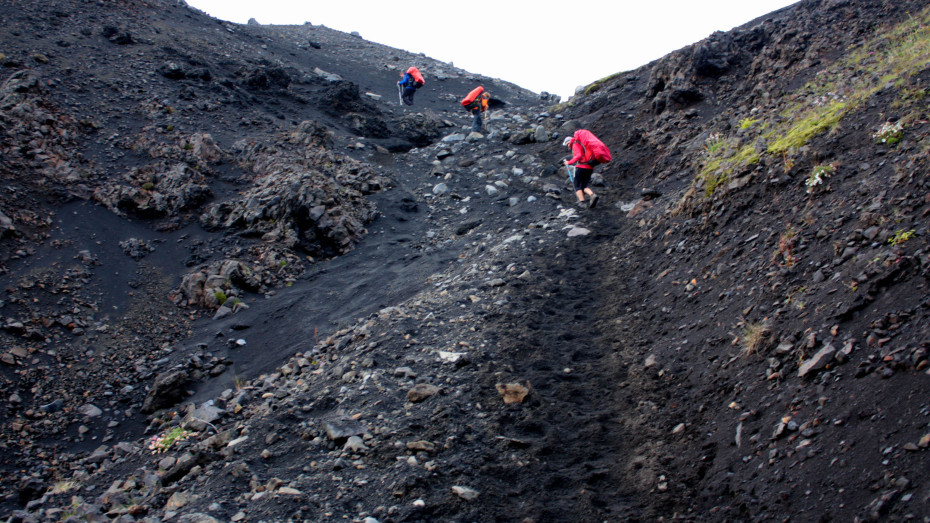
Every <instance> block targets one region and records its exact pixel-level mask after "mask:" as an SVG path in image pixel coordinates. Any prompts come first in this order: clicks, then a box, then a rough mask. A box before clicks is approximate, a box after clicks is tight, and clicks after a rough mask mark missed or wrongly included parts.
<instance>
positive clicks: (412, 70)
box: [407, 67, 426, 86]
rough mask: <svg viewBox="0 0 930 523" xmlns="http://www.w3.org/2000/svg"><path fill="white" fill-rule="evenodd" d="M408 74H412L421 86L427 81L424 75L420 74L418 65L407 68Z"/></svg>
mask: <svg viewBox="0 0 930 523" xmlns="http://www.w3.org/2000/svg"><path fill="white" fill-rule="evenodd" d="M407 74H409V75H410V76H412V77H413V81H414V82H416V83H418V84H419V85H421V86H422V85H423V84H425V83H426V80H424V79H423V75H422V74H420V70H419V69H417V68H416V67H411V68H410V69H407Z"/></svg>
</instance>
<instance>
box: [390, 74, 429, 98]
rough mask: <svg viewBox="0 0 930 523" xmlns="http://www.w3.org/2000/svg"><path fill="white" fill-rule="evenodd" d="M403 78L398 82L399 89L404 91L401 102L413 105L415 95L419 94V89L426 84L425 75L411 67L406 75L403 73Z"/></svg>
mask: <svg viewBox="0 0 930 523" xmlns="http://www.w3.org/2000/svg"><path fill="white" fill-rule="evenodd" d="M401 76H402V77H403V78H401V79H400V81H399V82H397V88H398V89H400V90H402V92H401V95H400V101H401V103H403V104H406V105H413V95H415V94H417V89H419V88H421V87H423V86H424V85H425V84H426V80H424V79H423V75H422V74H420V70H419V69H417V68H416V67H410V68H409V69H407V72H406V73H401Z"/></svg>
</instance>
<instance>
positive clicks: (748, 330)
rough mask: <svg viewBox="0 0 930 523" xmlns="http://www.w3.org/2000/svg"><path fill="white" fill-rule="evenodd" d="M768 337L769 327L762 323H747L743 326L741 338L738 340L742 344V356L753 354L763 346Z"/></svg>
mask: <svg viewBox="0 0 930 523" xmlns="http://www.w3.org/2000/svg"><path fill="white" fill-rule="evenodd" d="M768 335H769V326H768V325H767V324H765V323H764V322H757V323H747V324H746V325H744V326H743V331H742V336H740V339H741V340H742V344H743V354H744V355H746V356H749V355H751V354H755V353H756V352H758V351H759V349H760V348H762V346H763V345H765V342H766V340H767V339H768Z"/></svg>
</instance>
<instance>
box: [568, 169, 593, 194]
mask: <svg viewBox="0 0 930 523" xmlns="http://www.w3.org/2000/svg"><path fill="white" fill-rule="evenodd" d="M593 173H594V169H586V168H584V167H575V178H574V179H573V180H572V184H573V185H574V186H575V190H576V191H583V190H584V189H585V188H586V187H587V186H588V184H589V183H591V175H592V174H593Z"/></svg>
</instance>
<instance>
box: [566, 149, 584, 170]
mask: <svg viewBox="0 0 930 523" xmlns="http://www.w3.org/2000/svg"><path fill="white" fill-rule="evenodd" d="M572 154H573V155H574V156H572V159H571V160H565V165H572V164H575V163H578V162H579V161H581V155H582V149H581V147H575V146H574V145H572Z"/></svg>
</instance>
